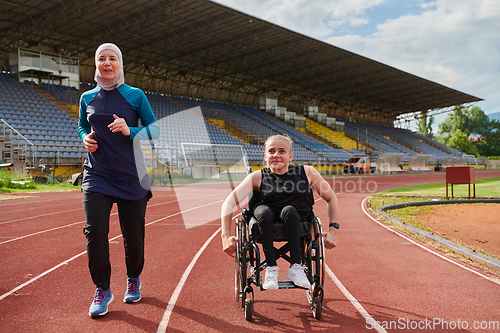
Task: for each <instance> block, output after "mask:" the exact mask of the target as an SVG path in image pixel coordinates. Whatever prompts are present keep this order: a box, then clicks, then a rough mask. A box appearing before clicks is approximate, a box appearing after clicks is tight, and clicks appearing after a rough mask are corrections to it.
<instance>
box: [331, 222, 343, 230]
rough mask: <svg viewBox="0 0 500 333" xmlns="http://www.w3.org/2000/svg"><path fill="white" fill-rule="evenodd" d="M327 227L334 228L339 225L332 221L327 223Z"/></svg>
mask: <svg viewBox="0 0 500 333" xmlns="http://www.w3.org/2000/svg"><path fill="white" fill-rule="evenodd" d="M328 227H334V228H335V229H338V228H340V225H339V224H338V223H337V222H332V223H330V224H329V225H328Z"/></svg>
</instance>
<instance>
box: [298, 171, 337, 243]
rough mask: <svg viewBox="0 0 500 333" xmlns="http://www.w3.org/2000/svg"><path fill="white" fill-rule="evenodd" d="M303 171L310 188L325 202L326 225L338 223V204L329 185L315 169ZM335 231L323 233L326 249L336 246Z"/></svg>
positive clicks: (333, 229) (330, 229) (330, 230)
mask: <svg viewBox="0 0 500 333" xmlns="http://www.w3.org/2000/svg"><path fill="white" fill-rule="evenodd" d="M304 169H305V171H306V175H307V179H309V183H310V184H311V187H312V188H313V189H314V190H315V191H316V192H318V194H319V195H320V196H321V197H322V198H323V200H325V201H326V207H327V211H328V220H329V222H328V224H330V223H334V222H338V211H339V203H338V200H337V196H336V195H335V192H333V190H332V188H331V187H330V185H329V184H328V183H327V182H326V180H324V179H323V177H321V175H320V174H319V172H318V171H317V170H316V169H315V168H313V167H311V166H308V165H305V166H304ZM337 231H338V230H337V229H336V228H334V227H329V229H328V232H323V234H322V236H323V237H324V238H325V246H326V248H327V249H331V248H334V247H335V246H336V245H337Z"/></svg>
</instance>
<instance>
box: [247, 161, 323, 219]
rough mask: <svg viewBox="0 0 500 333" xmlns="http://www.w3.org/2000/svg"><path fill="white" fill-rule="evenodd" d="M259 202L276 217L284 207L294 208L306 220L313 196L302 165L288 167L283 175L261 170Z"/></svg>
mask: <svg viewBox="0 0 500 333" xmlns="http://www.w3.org/2000/svg"><path fill="white" fill-rule="evenodd" d="M261 173H262V180H261V183H260V199H261V200H260V202H259V203H257V204H256V206H259V205H266V206H268V207H269V208H271V209H272V210H273V211H274V212H275V213H276V214H277V215H278V216H279V214H280V212H281V210H282V209H283V208H284V207H285V206H289V205H292V206H294V207H295V208H296V209H297V211H298V212H299V214H300V215H301V216H302V217H303V218H308V217H309V216H310V214H311V212H312V206H313V205H314V196H313V193H312V190H311V186H310V185H309V180H308V179H307V176H306V172H305V169H304V166H303V165H290V166H289V167H288V171H287V172H285V173H284V174H281V175H277V174H274V173H273V172H272V171H271V169H269V168H263V169H261Z"/></svg>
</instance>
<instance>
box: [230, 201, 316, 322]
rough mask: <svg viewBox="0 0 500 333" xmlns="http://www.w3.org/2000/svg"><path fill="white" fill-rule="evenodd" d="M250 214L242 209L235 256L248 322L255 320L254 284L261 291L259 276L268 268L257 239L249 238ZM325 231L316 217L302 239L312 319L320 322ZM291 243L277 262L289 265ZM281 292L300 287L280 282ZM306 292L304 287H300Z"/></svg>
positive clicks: (238, 293)
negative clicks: (262, 257) (309, 231)
mask: <svg viewBox="0 0 500 333" xmlns="http://www.w3.org/2000/svg"><path fill="white" fill-rule="evenodd" d="M250 219H251V214H250V212H249V210H248V209H246V208H243V209H242V213H241V219H238V218H236V223H235V224H236V235H237V237H238V239H239V240H240V243H239V244H237V245H236V256H235V272H234V273H235V296H236V297H235V298H236V301H237V302H240V304H241V307H242V310H243V311H244V312H245V319H246V320H247V321H251V320H252V313H253V305H254V292H253V288H252V284H254V285H255V286H256V287H260V289H261V290H265V289H263V288H262V283H263V282H262V279H261V276H260V273H261V271H262V270H264V269H265V267H266V266H267V263H266V260H265V259H264V260H262V261H261V260H260V249H259V247H258V242H257V241H256V239H255V238H253V237H251V236H249V231H248V228H249V223H250ZM322 232H323V229H322V227H321V221H320V219H319V218H318V217H315V218H314V220H313V221H312V222H311V233H310V234H308V235H306V236H304V237H301V239H300V244H301V245H300V246H301V264H302V265H304V266H306V267H307V271H306V275H307V277H308V279H309V282H310V283H311V288H310V289H309V290H307V292H306V294H307V300H308V302H309V305H310V306H311V309H312V312H313V316H314V318H316V319H318V320H319V319H321V314H322V310H323V296H324V288H323V286H324V281H325V244H324V240H323V238H322V237H320V235H321V233H322ZM288 248H289V245H288V242H286V243H285V244H284V245H283V246H281V247H280V248H279V249H277V248H276V247H275V248H274V249H275V252H276V259H279V258H284V259H285V260H287V261H288V262H290V257H289V256H288V255H287V254H286V253H287V252H288ZM278 285H279V289H292V288H301V287H298V286H295V284H294V283H293V282H292V281H278ZM301 289H304V288H301Z"/></svg>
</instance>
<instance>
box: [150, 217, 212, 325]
mask: <svg viewBox="0 0 500 333" xmlns="http://www.w3.org/2000/svg"><path fill="white" fill-rule="evenodd" d="M221 230H222V227H219V229H217V231H216V232H214V233H213V234H212V236H210V238H209V239H207V241H206V242H205V244H203V246H202V247H201V248H200V249H199V250H198V253H196V255H195V256H194V257H193V260H191V263H190V264H189V266H188V267H187V268H186V270H185V271H184V274H182V277H181V279H180V280H179V283H178V284H177V287H175V290H174V292H173V294H172V296H170V300H169V301H168V305H167V308H166V310H165V313H163V318H162V319H161V322H160V325H158V330H157V331H156V332H157V333H165V332H166V330H167V326H168V322H169V320H170V315H171V314H172V311H173V310H174V307H175V303H176V302H177V299H178V298H179V295H180V294H181V291H182V288H183V287H184V284H185V283H186V280H187V278H188V276H189V274H190V273H191V270H192V269H193V267H194V265H195V264H196V262H197V261H198V258H200V256H201V254H202V253H203V251H205V249H206V248H207V246H208V244H210V242H211V241H212V239H214V237H215V236H216V235H217V234H218V233H219V232H220V231H221Z"/></svg>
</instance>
